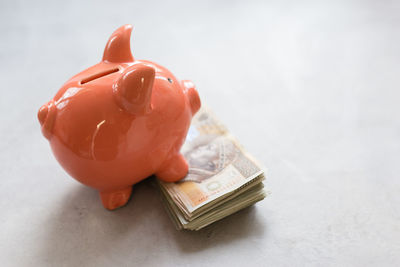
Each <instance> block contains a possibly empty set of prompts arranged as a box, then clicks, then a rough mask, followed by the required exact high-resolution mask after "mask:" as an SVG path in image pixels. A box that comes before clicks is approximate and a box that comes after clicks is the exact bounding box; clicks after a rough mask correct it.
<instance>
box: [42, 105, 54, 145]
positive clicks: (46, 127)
mask: <svg viewBox="0 0 400 267" xmlns="http://www.w3.org/2000/svg"><path fill="white" fill-rule="evenodd" d="M55 113H56V107H55V105H54V103H53V101H50V102H48V103H47V104H45V105H43V106H41V107H40V109H39V111H38V119H39V123H40V125H41V126H42V133H43V135H44V137H46V138H47V139H50V138H51V135H52V130H53V125H54V120H55Z"/></svg>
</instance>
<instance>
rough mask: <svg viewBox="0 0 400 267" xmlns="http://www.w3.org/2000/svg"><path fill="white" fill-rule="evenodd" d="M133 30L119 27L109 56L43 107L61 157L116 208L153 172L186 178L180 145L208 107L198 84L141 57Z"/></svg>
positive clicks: (44, 121)
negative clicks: (132, 46) (133, 45)
mask: <svg viewBox="0 0 400 267" xmlns="http://www.w3.org/2000/svg"><path fill="white" fill-rule="evenodd" d="M131 31H132V27H131V26H130V25H125V26H122V27H121V28H119V29H118V30H117V31H115V32H114V33H113V34H112V35H111V37H110V39H109V40H108V43H107V45H106V48H105V50H104V55H103V60H102V61H101V62H100V63H98V64H97V65H94V66H93V67H90V68H88V69H86V70H84V71H83V72H81V73H79V74H77V75H75V76H74V77H72V78H71V79H70V80H69V81H67V82H66V83H65V84H64V85H63V86H62V88H61V89H60V90H59V91H58V93H57V94H56V95H55V97H54V98H53V99H52V100H51V101H49V102H48V103H47V104H45V105H43V106H42V107H41V108H40V110H39V112H38V118H39V121H40V124H41V126H42V132H43V135H44V136H45V137H46V138H47V139H48V140H49V142H50V146H51V148H52V150H53V153H54V155H55V157H56V159H57V160H58V161H59V163H60V164H61V165H62V167H63V168H64V169H65V170H66V171H67V172H68V173H69V174H70V175H71V176H72V177H74V178H75V179H76V180H78V181H80V182H81V183H83V184H85V185H88V186H90V187H93V188H96V189H97V190H98V191H99V192H100V197H101V200H102V203H103V205H104V207H105V208H107V209H110V210H112V209H115V208H118V207H121V206H123V205H125V204H126V203H127V201H128V200H129V197H130V195H131V192H132V185H133V184H135V183H137V182H139V181H141V180H143V179H145V178H146V177H148V176H151V175H153V174H155V175H156V176H157V177H158V178H159V179H160V180H163V181H167V182H174V181H178V180H180V179H182V178H184V177H185V175H186V174H187V171H188V164H187V162H186V160H185V159H184V157H183V156H182V154H180V148H181V146H182V144H183V142H184V141H185V138H186V134H187V131H188V128H189V126H190V121H191V119H192V117H193V115H194V114H195V113H196V112H197V111H198V109H199V108H200V105H201V104H200V98H199V96H198V93H197V91H196V89H195V88H194V85H193V83H192V82H190V81H179V80H178V79H177V78H175V77H174V75H173V74H172V73H171V72H170V71H168V70H167V69H166V68H164V67H162V66H160V65H158V64H155V63H153V62H150V61H145V60H134V58H133V57H132V54H131V51H130V34H131Z"/></svg>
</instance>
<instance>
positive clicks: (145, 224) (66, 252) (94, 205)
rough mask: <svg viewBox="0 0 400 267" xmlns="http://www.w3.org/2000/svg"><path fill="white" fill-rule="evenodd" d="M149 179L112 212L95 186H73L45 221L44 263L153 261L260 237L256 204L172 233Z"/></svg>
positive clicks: (262, 231) (261, 230)
mask: <svg viewBox="0 0 400 267" xmlns="http://www.w3.org/2000/svg"><path fill="white" fill-rule="evenodd" d="M152 179H153V178H151V179H147V180H145V181H143V182H141V183H139V184H137V185H135V186H134V187H133V188H134V190H133V194H132V196H133V197H132V199H131V200H130V201H129V202H128V204H127V205H126V206H125V207H123V208H120V209H117V210H115V211H108V210H106V209H104V208H103V206H102V205H101V202H100V199H99V197H98V193H97V191H96V190H93V189H91V188H88V187H84V186H81V185H77V186H76V190H73V191H71V192H69V193H68V194H67V195H66V196H64V198H65V199H64V201H63V202H62V203H63V205H62V206H60V207H59V209H58V210H56V211H55V212H54V213H50V214H51V215H50V216H49V218H47V220H46V225H45V226H44V227H46V228H47V230H46V235H45V236H44V238H45V240H43V243H42V244H43V247H42V248H40V251H41V255H40V258H41V260H42V261H43V263H45V264H49V265H56V266H62V265H68V266H88V265H89V266H91V265H96V266H99V265H107V266H114V265H116V264H123V265H126V264H130V265H132V264H133V265H135V264H139V263H141V264H156V263H157V262H159V261H160V260H162V258H163V257H162V256H163V255H164V257H167V258H170V257H173V255H174V254H176V257H180V256H182V253H196V252H200V251H202V250H206V249H209V248H213V247H214V246H224V245H229V243H231V242H233V241H243V242H246V239H247V238H251V237H254V236H258V237H260V236H262V235H265V230H266V229H265V228H266V227H265V222H263V221H260V218H259V217H260V216H256V215H257V212H256V211H257V208H256V207H250V208H247V209H244V210H242V211H240V212H238V213H236V214H233V215H231V216H229V217H227V218H225V219H223V220H221V221H218V222H216V223H214V224H212V225H209V226H208V227H206V228H204V229H202V230H200V231H198V232H191V231H177V230H176V229H175V227H174V225H173V223H172V222H171V220H170V218H169V217H168V215H167V213H166V211H165V210H164V207H163V205H162V202H161V199H160V195H159V192H158V190H157V189H156V188H155V187H156V186H155V183H154V181H153V180H152ZM257 218H258V219H257Z"/></svg>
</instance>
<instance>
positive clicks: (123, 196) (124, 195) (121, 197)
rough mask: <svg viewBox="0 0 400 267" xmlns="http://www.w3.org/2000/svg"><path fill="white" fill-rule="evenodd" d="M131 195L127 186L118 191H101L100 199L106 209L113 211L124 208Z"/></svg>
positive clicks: (130, 187)
mask: <svg viewBox="0 0 400 267" xmlns="http://www.w3.org/2000/svg"><path fill="white" fill-rule="evenodd" d="M131 193H132V186H129V187H126V188H123V189H118V190H111V191H102V192H100V198H101V202H102V203H103V206H104V207H105V208H106V209H108V210H114V209H116V208H119V207H122V206H124V205H125V204H126V203H127V202H128V200H129V198H130V196H131Z"/></svg>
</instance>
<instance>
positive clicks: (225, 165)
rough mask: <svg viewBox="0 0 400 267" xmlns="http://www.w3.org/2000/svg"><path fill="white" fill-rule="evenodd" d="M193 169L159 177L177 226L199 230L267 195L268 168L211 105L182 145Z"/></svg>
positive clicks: (195, 120) (200, 116) (192, 126)
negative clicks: (175, 178) (169, 178)
mask: <svg viewBox="0 0 400 267" xmlns="http://www.w3.org/2000/svg"><path fill="white" fill-rule="evenodd" d="M181 152H182V154H183V155H184V156H185V158H186V160H187V161H188V163H189V173H188V174H187V176H186V177H185V178H184V179H183V180H181V181H179V182H176V183H165V182H162V181H159V180H157V182H158V185H159V188H160V190H161V193H162V194H161V195H162V199H163V202H164V204H165V207H166V210H167V212H168V214H169V215H170V217H171V219H172V221H173V222H174V223H175V225H176V227H177V229H189V230H200V229H201V228H203V227H205V226H207V225H209V224H211V223H213V222H215V221H218V220H220V219H222V218H224V217H226V216H228V215H230V214H232V213H235V212H237V211H239V210H241V209H243V208H245V207H248V206H250V205H252V204H254V203H256V202H257V201H260V200H262V199H264V198H265V196H266V191H265V190H264V185H263V183H262V181H263V180H264V171H263V170H262V168H261V167H260V164H258V163H257V161H256V160H255V159H254V158H253V157H252V156H251V155H249V153H247V152H246V151H245V150H244V149H243V147H241V145H240V144H239V143H238V142H237V140H236V139H235V138H234V137H233V136H232V135H231V134H230V133H229V132H228V131H227V129H226V128H225V127H224V126H223V125H222V124H221V123H220V121H218V119H217V118H216V117H215V115H214V114H213V113H212V112H210V110H209V109H207V108H202V109H201V110H200V111H199V112H198V113H197V114H196V116H195V117H194V118H193V121H192V125H191V126H190V129H189V132H188V135H187V138H186V142H185V144H184V146H183V147H182V150H181Z"/></svg>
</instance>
